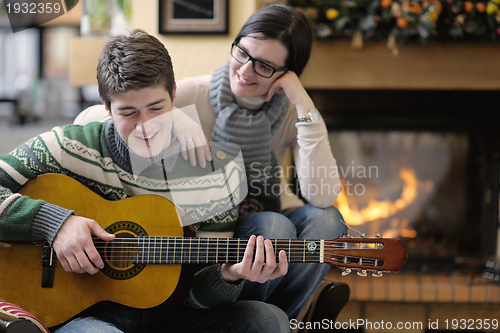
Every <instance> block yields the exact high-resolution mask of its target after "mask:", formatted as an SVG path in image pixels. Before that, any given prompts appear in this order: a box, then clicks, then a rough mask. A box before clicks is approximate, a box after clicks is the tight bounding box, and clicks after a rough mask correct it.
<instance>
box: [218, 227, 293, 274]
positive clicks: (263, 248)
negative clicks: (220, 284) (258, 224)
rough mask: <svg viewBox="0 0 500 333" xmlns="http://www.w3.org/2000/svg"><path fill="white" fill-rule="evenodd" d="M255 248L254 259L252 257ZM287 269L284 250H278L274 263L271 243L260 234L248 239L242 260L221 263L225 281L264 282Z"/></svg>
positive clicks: (284, 272) (285, 271)
mask: <svg viewBox="0 0 500 333" xmlns="http://www.w3.org/2000/svg"><path fill="white" fill-rule="evenodd" d="M254 249H255V259H254ZM287 271H288V262H287V257H286V252H285V251H284V250H281V251H280V252H279V262H278V264H277V263H276V258H275V254H274V249H273V244H272V242H271V241H270V240H269V239H266V240H264V237H262V236H258V237H256V236H253V235H252V236H251V237H250V239H249V240H248V243H247V246H246V249H245V253H244V255H243V260H242V261H241V262H239V263H237V264H222V268H221V273H222V277H223V279H224V280H225V281H227V282H235V281H238V280H240V279H244V280H249V281H253V282H259V283H264V282H266V281H269V280H274V279H276V278H278V277H280V276H283V275H285V274H286V273H287Z"/></svg>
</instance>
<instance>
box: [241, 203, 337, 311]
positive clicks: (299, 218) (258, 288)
mask: <svg viewBox="0 0 500 333" xmlns="http://www.w3.org/2000/svg"><path fill="white" fill-rule="evenodd" d="M343 221H344V219H343V218H342V215H341V214H340V212H339V211H338V210H337V208H335V207H333V206H331V207H328V208H317V207H315V206H313V205H305V206H303V207H297V208H290V209H287V210H285V211H283V213H282V214H280V213H274V212H260V213H253V214H248V215H243V216H240V217H239V218H238V222H237V226H236V230H235V235H234V236H235V237H239V238H249V237H250V236H251V235H257V236H258V235H262V236H264V238H269V239H274V238H276V239H324V240H330V239H334V238H338V237H342V236H343V235H345V234H346V233H347V226H346V225H345V223H344V222H343ZM329 268H330V266H329V265H327V264H319V263H318V264H315V263H305V264H303V263H290V264H289V265H288V273H287V274H286V275H285V276H283V277H280V278H278V279H275V280H272V281H268V282H266V283H263V284H260V283H256V282H250V281H245V284H244V287H243V292H242V293H241V295H240V297H239V299H240V300H257V301H265V302H267V303H270V304H274V305H276V306H278V307H279V308H281V309H282V310H283V311H285V312H286V314H287V315H288V317H289V318H293V317H294V316H295V315H296V314H297V313H298V312H299V311H300V309H301V308H302V307H303V306H304V305H305V303H306V302H307V300H308V299H309V297H310V296H311V295H312V294H313V293H314V291H315V290H316V288H317V287H318V285H319V284H320V283H321V280H323V277H324V276H325V274H326V273H327V272H328V269H329Z"/></svg>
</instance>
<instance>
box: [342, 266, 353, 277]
mask: <svg viewBox="0 0 500 333" xmlns="http://www.w3.org/2000/svg"><path fill="white" fill-rule="evenodd" d="M351 272H352V269H350V268H346V267H344V268H342V276H346V275H349V274H351Z"/></svg>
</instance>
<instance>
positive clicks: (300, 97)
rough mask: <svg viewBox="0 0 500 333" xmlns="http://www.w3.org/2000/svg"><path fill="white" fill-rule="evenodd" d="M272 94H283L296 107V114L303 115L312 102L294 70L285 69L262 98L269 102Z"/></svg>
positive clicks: (311, 105)
mask: <svg viewBox="0 0 500 333" xmlns="http://www.w3.org/2000/svg"><path fill="white" fill-rule="evenodd" d="M274 94H285V96H286V97H287V98H288V100H289V101H290V103H292V104H293V105H294V106H295V108H296V109H297V115H298V116H299V117H303V116H304V115H305V114H306V113H308V112H309V111H310V110H311V109H313V108H314V103H313V101H312V99H311V97H309V95H308V94H307V91H306V90H305V89H304V86H303V85H302V83H301V82H300V79H299V77H298V76H297V74H295V72H292V71H287V72H286V73H285V74H283V75H282V76H281V77H280V78H279V79H277V80H276V81H275V82H274V83H273V84H272V85H271V87H270V88H269V91H268V92H267V94H266V95H264V96H263V97H262V98H263V99H264V100H265V101H266V102H269V101H270V100H271V98H273V96H274Z"/></svg>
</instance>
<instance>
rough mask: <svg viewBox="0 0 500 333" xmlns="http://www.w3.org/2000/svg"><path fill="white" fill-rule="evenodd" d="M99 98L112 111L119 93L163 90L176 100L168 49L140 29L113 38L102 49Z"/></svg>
mask: <svg viewBox="0 0 500 333" xmlns="http://www.w3.org/2000/svg"><path fill="white" fill-rule="evenodd" d="M97 83H98V87H99V95H100V96H101V98H102V99H103V101H104V103H105V104H106V106H107V107H108V110H111V100H112V99H113V96H114V95H115V94H117V93H121V92H126V91H129V90H137V89H142V88H150V87H156V86H163V87H164V88H165V90H167V92H168V93H169V95H170V98H172V94H173V90H174V86H175V77H174V70H173V66H172V60H171V59H170V55H169V54H168V51H167V49H166V48H165V45H163V43H162V42H160V41H159V40H158V39H157V38H156V37H154V36H151V35H149V34H148V33H146V32H144V31H142V30H140V29H136V30H134V31H133V32H132V33H131V34H130V36H125V35H120V36H116V37H113V38H112V39H111V40H110V41H109V42H108V43H107V44H106V45H105V46H104V48H103V49H102V52H101V56H100V58H99V63H98V65H97Z"/></svg>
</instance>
